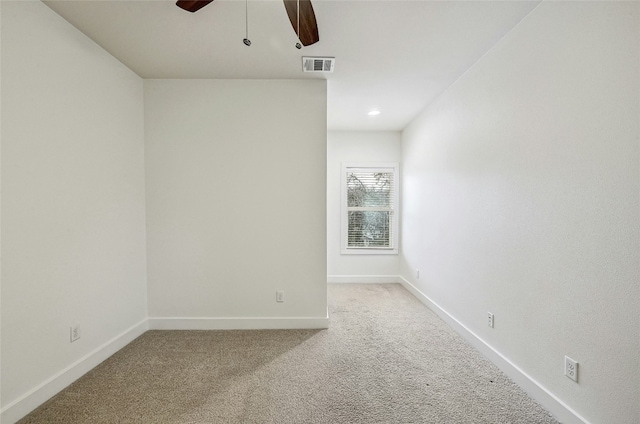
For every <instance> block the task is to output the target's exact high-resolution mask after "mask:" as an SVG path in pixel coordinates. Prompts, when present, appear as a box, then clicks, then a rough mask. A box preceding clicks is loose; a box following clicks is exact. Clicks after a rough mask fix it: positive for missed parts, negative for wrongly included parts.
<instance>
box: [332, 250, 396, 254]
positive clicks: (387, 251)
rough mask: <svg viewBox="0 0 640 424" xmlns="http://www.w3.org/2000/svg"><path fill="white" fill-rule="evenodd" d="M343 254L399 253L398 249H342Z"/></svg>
mask: <svg viewBox="0 0 640 424" xmlns="http://www.w3.org/2000/svg"><path fill="white" fill-rule="evenodd" d="M340 254H342V255H397V254H398V249H342V250H341V251H340Z"/></svg>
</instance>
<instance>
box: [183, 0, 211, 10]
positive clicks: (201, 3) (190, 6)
mask: <svg viewBox="0 0 640 424" xmlns="http://www.w3.org/2000/svg"><path fill="white" fill-rule="evenodd" d="M212 1H213V0H178V1H177V2H176V6H178V7H179V8H181V9H184V10H186V11H188V12H196V11H198V10H200V9H202V8H203V7H205V6H206V5H208V4H209V3H211V2H212Z"/></svg>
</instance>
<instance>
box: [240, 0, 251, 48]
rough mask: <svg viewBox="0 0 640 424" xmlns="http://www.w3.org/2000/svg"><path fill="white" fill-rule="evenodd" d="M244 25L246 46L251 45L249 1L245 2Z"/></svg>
mask: <svg viewBox="0 0 640 424" xmlns="http://www.w3.org/2000/svg"><path fill="white" fill-rule="evenodd" d="M244 24H245V38H244V39H243V40H242V42H243V43H244V45H245V46H247V47H248V46H250V45H251V40H249V0H245V2H244Z"/></svg>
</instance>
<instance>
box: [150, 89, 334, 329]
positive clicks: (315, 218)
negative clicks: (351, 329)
mask: <svg viewBox="0 0 640 424" xmlns="http://www.w3.org/2000/svg"><path fill="white" fill-rule="evenodd" d="M301 105H303V107H301ZM326 125H327V124H326V81H325V80H307V81H302V80H297V81H293V80H292V81H277V80H264V81H258V80H146V81H145V137H146V164H147V225H148V226H147V231H148V242H147V249H148V250H147V252H148V274H149V291H148V296H149V316H150V318H151V321H150V322H151V326H152V327H154V328H220V327H223V328H242V327H243V326H245V324H243V322H244V323H246V322H247V321H243V319H253V321H249V324H246V325H248V326H249V327H267V328H268V327H270V326H276V327H278V326H279V327H282V326H289V325H291V326H296V325H302V326H313V324H310V322H311V321H306V324H304V323H303V324H300V323H299V322H297V321H296V318H310V319H314V318H320V319H321V321H320V322H321V324H322V325H324V326H326V324H327V322H326V315H327V310H326V307H327V299H326V270H327V265H326V207H325V199H326V151H327V150H326V149H327V147H326V143H327V130H326ZM276 290H283V291H284V292H285V302H284V303H276V302H275V294H276ZM220 317H226V318H227V319H225V320H216V318H220ZM173 318H179V319H177V320H174V319H173ZM182 318H190V319H191V320H188V319H187V320H184V319H182ZM194 318H195V320H194ZM198 318H199V319H198ZM229 318H232V319H231V320H229ZM233 318H236V320H235V321H234V320H233ZM261 318H265V319H261ZM274 318H276V319H277V318H283V319H284V320H280V321H277V322H276V321H274V320H273V319H274ZM287 320H289V322H288V323H287ZM225 323H226V324H225ZM229 323H230V324H229Z"/></svg>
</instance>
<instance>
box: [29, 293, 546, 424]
mask: <svg viewBox="0 0 640 424" xmlns="http://www.w3.org/2000/svg"><path fill="white" fill-rule="evenodd" d="M329 311H330V317H331V326H330V328H329V329H328V330H322V331H317V330H277V331H149V332H147V333H145V334H144V335H142V336H141V337H139V338H138V339H136V340H135V341H134V342H133V343H131V344H130V345H128V346H127V347H125V348H124V349H123V350H121V351H120V352H118V353H117V354H116V355H114V356H113V357H111V358H110V359H108V360H107V361H105V362H104V363H103V364H101V365H100V366H98V367H97V368H96V369H94V370H93V371H91V372H90V373H89V374H87V375H86V376H84V377H83V378H81V379H80V380H78V381H77V382H76V383H74V384H72V385H71V386H70V387H68V388H67V389H66V390H64V391H63V392H61V393H60V394H59V395H57V396H56V397H54V398H53V399H51V400H50V401H48V402H47V403H45V404H44V405H42V406H41V407H40V408H38V409H37V410H36V411H34V412H33V413H31V414H30V415H29V416H27V417H25V418H24V419H23V420H22V421H20V423H21V424H27V423H65V424H73V423H92V424H93V423H158V424H160V423H167V424H169V423H171V424H174V423H176V424H177V423H180V424H182V423H185V424H186V423H437V424H443V423H456V424H457V423H527V424H530V423H557V421H556V420H555V419H554V418H553V417H551V416H550V415H549V413H548V412H546V411H545V410H544V409H543V408H542V407H540V406H539V405H538V404H536V403H535V402H534V401H532V400H531V399H530V398H529V397H528V396H527V395H526V394H525V393H524V392H523V391H522V390H520V389H519V388H518V387H517V386H516V385H515V384H514V383H513V382H512V381H510V380H509V379H508V378H507V377H506V376H505V375H504V374H502V373H501V372H500V371H499V370H498V369H497V368H496V367H495V366H493V365H492V364H491V363H489V362H488V361H486V360H485V359H484V358H483V357H482V356H481V355H480V354H479V353H477V352H476V351H475V350H473V349H472V348H471V347H470V346H469V345H468V344H467V343H466V342H465V341H463V340H462V339H461V338H460V337H459V336H458V335H457V334H456V333H455V332H454V331H453V330H451V329H450V328H449V327H448V326H447V325H446V324H445V323H444V322H443V321H441V320H440V319H439V318H438V317H437V316H436V315H434V314H433V313H432V312H431V311H429V310H428V309H427V308H425V307H424V306H423V305H422V304H421V303H420V302H418V301H417V300H416V299H415V298H414V297H413V296H411V294H409V293H408V292H407V291H406V290H404V289H403V288H402V287H401V286H400V285H397V284H376V285H329Z"/></svg>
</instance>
